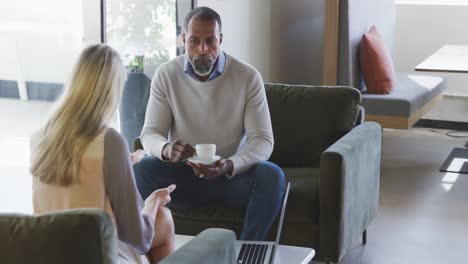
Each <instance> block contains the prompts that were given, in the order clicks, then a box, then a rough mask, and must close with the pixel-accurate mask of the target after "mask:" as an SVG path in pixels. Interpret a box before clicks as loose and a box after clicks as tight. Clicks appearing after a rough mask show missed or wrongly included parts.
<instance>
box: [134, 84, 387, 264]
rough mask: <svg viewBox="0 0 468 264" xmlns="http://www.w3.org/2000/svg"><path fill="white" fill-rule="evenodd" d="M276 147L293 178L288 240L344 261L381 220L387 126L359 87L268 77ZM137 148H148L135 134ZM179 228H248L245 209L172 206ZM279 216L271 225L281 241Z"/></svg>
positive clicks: (279, 161) (193, 230)
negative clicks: (367, 117) (368, 109)
mask: <svg viewBox="0 0 468 264" xmlns="http://www.w3.org/2000/svg"><path fill="white" fill-rule="evenodd" d="M265 89H266V95H267V99H268V104H269V108H270V113H271V119H272V125H273V132H274V137H275V147H274V151H273V153H272V155H271V158H270V161H272V162H274V163H276V164H278V165H279V166H280V167H281V168H282V169H283V170H284V172H285V174H286V177H287V180H288V181H290V182H291V183H292V188H291V193H290V197H289V201H288V207H287V211H286V218H285V223H284V226H283V231H282V236H281V244H286V245H294V246H305V247H312V248H314V249H315V250H316V252H317V255H316V257H315V258H314V260H318V261H327V262H339V261H340V259H341V258H342V257H343V256H344V255H345V253H346V251H347V250H348V249H349V248H350V247H351V246H352V243H354V242H355V241H356V240H358V239H359V238H361V237H362V238H363V243H365V240H366V233H365V231H366V228H367V227H368V225H369V224H370V223H371V221H372V220H373V219H374V217H375V215H376V212H377V208H378V201H379V183H380V159H381V131H382V128H381V127H380V125H378V124H377V123H373V122H364V123H363V122H362V120H364V113H363V110H362V107H360V100H361V97H360V92H359V91H358V90H357V89H354V88H351V87H344V86H341V87H325V86H306V85H283V84H266V85H265ZM134 148H136V149H138V148H142V147H141V143H140V142H139V140H138V139H137V140H135V142H134ZM171 210H172V213H173V216H174V221H175V225H176V230H177V232H178V233H180V234H187V235H194V234H196V233H198V232H200V231H201V230H204V229H206V228H210V227H218V228H225V229H231V230H234V231H235V232H236V233H237V234H239V231H240V229H241V227H242V221H243V218H244V213H243V210H242V208H224V207H208V208H196V209H179V208H171ZM277 222H278V219H277V220H276V222H275V224H274V225H273V228H272V229H271V231H270V234H269V239H271V240H274V235H275V234H276V227H277Z"/></svg>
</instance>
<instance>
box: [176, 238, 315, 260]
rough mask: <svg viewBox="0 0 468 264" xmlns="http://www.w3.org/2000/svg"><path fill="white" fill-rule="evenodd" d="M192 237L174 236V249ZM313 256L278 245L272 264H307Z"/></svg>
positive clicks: (311, 252)
mask: <svg viewBox="0 0 468 264" xmlns="http://www.w3.org/2000/svg"><path fill="white" fill-rule="evenodd" d="M192 238H193V236H185V235H176V241H175V244H176V249H178V248H179V247H181V246H183V245H184V244H185V243H187V242H189V241H190V240H191V239H192ZM314 256H315V250H313V249H312V248H305V247H293V246H283V245H279V246H278V249H277V251H276V257H275V262H274V264H307V263H309V262H310V261H311V260H312V258H313V257H314Z"/></svg>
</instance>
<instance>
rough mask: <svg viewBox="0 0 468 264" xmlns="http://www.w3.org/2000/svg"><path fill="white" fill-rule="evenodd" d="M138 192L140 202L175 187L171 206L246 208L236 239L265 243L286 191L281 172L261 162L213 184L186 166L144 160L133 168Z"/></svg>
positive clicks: (214, 180) (276, 167) (153, 159)
mask: <svg viewBox="0 0 468 264" xmlns="http://www.w3.org/2000/svg"><path fill="white" fill-rule="evenodd" d="M133 168H134V171H135V178H136V184H137V187H138V190H139V191H140V194H141V196H142V197H143V199H146V197H148V196H149V195H150V194H151V193H152V192H153V191H155V190H156V189H160V188H165V187H167V186H169V185H171V184H176V185H177V188H176V189H175V191H174V192H173V193H172V194H171V198H172V201H171V206H174V207H176V208H177V207H178V208H193V207H203V206H210V205H223V206H226V207H240V208H245V210H246V212H245V219H244V225H243V227H242V231H241V234H240V237H239V239H241V240H259V241H262V240H265V238H266V236H267V234H268V231H269V230H270V227H271V225H272V224H273V221H274V220H275V218H276V216H277V214H278V212H279V211H280V209H281V202H282V199H283V195H284V191H285V189H286V184H285V181H286V179H285V176H284V172H283V171H282V170H281V168H279V167H278V166H277V165H275V164H273V163H271V162H260V163H257V164H256V165H254V166H253V167H252V168H251V169H249V170H247V171H245V172H243V173H239V174H237V175H235V176H234V177H233V178H232V179H228V178H226V177H225V176H220V177H217V178H215V179H213V180H205V179H200V178H198V177H197V176H196V175H195V173H194V172H193V170H192V168H191V167H190V166H188V165H187V164H185V163H167V162H163V161H161V160H159V159H157V158H155V157H150V156H146V157H145V158H144V159H143V160H142V161H141V162H139V163H137V164H136V165H135V166H134V167H133Z"/></svg>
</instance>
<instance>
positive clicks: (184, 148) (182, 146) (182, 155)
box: [162, 139, 195, 163]
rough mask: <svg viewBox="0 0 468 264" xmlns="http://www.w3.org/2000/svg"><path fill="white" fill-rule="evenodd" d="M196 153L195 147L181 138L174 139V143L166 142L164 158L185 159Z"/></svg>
mask: <svg viewBox="0 0 468 264" xmlns="http://www.w3.org/2000/svg"><path fill="white" fill-rule="evenodd" d="M194 155H195V148H194V147H193V146H192V145H190V144H188V143H186V142H183V141H181V140H178V139H176V140H174V141H173V142H172V143H169V144H166V145H165V146H164V148H163V150H162V157H163V159H164V160H167V161H170V162H174V163H175V162H179V161H184V160H186V159H188V158H190V157H193V156H194Z"/></svg>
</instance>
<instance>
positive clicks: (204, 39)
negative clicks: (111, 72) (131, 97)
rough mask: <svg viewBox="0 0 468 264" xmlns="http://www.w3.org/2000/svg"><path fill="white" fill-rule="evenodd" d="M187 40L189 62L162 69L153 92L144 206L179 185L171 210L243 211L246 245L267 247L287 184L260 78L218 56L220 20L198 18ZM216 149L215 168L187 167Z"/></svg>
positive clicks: (204, 11)
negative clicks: (198, 151) (198, 147)
mask: <svg viewBox="0 0 468 264" xmlns="http://www.w3.org/2000/svg"><path fill="white" fill-rule="evenodd" d="M184 29H185V33H184V34H183V35H182V38H183V42H184V44H185V48H186V51H187V55H182V56H179V57H177V58H175V59H174V60H172V61H170V62H168V63H166V64H164V65H162V66H161V67H159V69H158V71H157V72H156V74H155V76H154V78H153V80H152V84H151V96H150V99H149V102H148V107H147V110H146V118H145V124H144V127H143V130H142V133H141V140H142V144H143V146H144V149H145V151H146V153H147V154H148V155H149V156H147V157H145V158H144V159H143V160H142V161H141V162H140V163H138V164H136V165H135V167H134V170H135V177H136V182H137V186H138V189H139V191H140V193H141V195H142V196H143V198H145V197H147V196H148V195H150V194H151V193H152V192H153V191H154V190H156V189H158V188H163V187H165V186H169V185H170V184H176V185H177V189H176V190H175V191H174V193H173V195H172V202H171V205H172V206H174V207H179V208H193V207H201V206H207V205H222V206H226V207H242V208H245V210H246V214H245V219H244V225H243V228H242V231H241V234H240V237H239V238H240V239H242V240H264V239H265V238H266V235H267V233H268V231H269V229H270V226H271V225H272V223H273V221H274V219H275V217H276V215H277V214H278V212H279V210H280V207H281V201H282V197H283V193H284V189H285V176H284V173H283V172H282V170H281V169H280V168H279V167H278V166H276V165H275V164H273V163H270V162H266V160H267V159H268V158H269V156H270V155H271V152H272V150H273V133H272V128H271V121H270V113H269V110H268V105H267V100H266V96H265V90H264V85H263V81H262V78H261V76H260V74H259V73H258V72H257V71H256V70H255V69H254V68H252V67H251V66H249V65H247V64H245V63H243V62H240V61H238V60H237V59H235V58H233V57H232V56H230V55H228V54H226V53H224V52H222V51H221V50H220V44H221V42H222V40H223V35H222V33H221V29H222V24H221V19H220V17H219V15H218V14H217V13H216V12H215V11H214V10H212V9H210V8H207V7H199V8H196V9H194V10H192V11H191V12H190V13H189V14H188V15H187V17H186V19H185V23H184ZM198 143H212V144H216V146H217V155H220V156H221V157H224V158H226V159H224V158H222V159H220V160H218V161H217V162H216V163H214V164H212V165H201V164H194V163H190V162H187V161H186V160H187V159H188V158H190V157H192V156H194V154H195V149H194V147H193V145H195V144H198Z"/></svg>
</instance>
